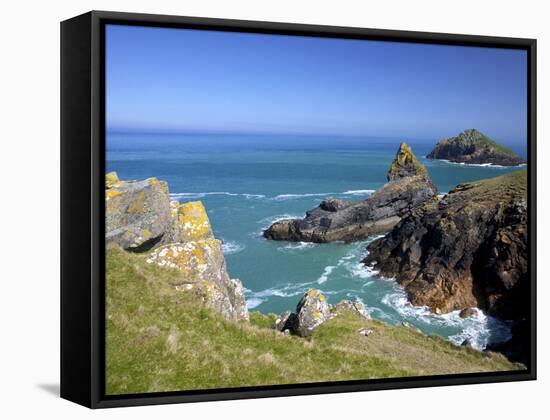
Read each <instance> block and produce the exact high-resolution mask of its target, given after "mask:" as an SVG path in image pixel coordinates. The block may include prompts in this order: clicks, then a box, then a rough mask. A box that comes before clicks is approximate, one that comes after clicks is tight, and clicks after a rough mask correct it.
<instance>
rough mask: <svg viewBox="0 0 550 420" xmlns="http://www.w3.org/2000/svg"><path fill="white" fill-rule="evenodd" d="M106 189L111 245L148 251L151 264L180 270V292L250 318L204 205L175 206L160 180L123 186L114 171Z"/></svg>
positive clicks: (230, 315)
mask: <svg viewBox="0 0 550 420" xmlns="http://www.w3.org/2000/svg"><path fill="white" fill-rule="evenodd" d="M105 188H106V190H105V197H106V215H105V216H106V240H107V244H116V245H118V246H120V247H122V248H124V249H126V250H128V251H132V252H149V255H148V257H147V263H149V264H155V265H157V266H159V267H164V268H166V269H172V270H178V271H180V272H181V277H179V278H178V280H177V281H176V282H175V283H174V285H173V286H174V288H175V289H176V290H179V291H188V292H193V293H196V294H197V296H198V297H199V298H200V299H201V301H202V302H203V303H204V304H205V305H207V306H209V307H211V308H213V309H214V310H216V311H218V312H219V313H221V314H222V315H223V316H224V317H225V318H227V319H231V320H239V319H248V310H247V308H246V302H245V298H244V289H243V286H242V284H241V282H240V281H239V280H236V279H231V278H230V277H229V274H228V273H227V269H226V265H225V258H224V256H223V253H222V250H221V241H219V240H218V239H216V238H215V237H214V234H213V233H212V228H211V226H210V221H209V220H208V215H207V213H206V210H205V208H204V206H203V204H202V203H201V202H200V201H194V202H187V203H181V204H180V203H178V202H177V201H172V202H170V199H169V194H168V184H167V183H166V182H163V181H159V180H157V179H156V178H149V179H147V180H144V181H128V182H124V181H120V180H119V179H118V177H117V176H116V174H115V173H110V174H107V176H106V185H105Z"/></svg>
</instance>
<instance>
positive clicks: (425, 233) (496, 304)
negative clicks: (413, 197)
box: [364, 171, 529, 320]
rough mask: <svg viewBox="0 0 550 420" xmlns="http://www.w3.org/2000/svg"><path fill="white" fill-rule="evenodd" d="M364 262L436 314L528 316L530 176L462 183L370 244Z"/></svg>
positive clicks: (523, 173)
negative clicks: (473, 311) (471, 311)
mask: <svg viewBox="0 0 550 420" xmlns="http://www.w3.org/2000/svg"><path fill="white" fill-rule="evenodd" d="M364 263H365V264H368V265H370V266H373V267H374V269H376V270H378V271H379V272H380V274H381V275H382V276H385V277H394V278H395V279H396V280H397V281H398V282H399V283H400V284H402V285H403V286H404V287H405V290H406V291H407V293H408V295H409V299H410V301H411V303H413V304H414V305H427V306H429V307H430V308H432V309H433V310H434V311H436V312H449V311H452V310H457V309H464V308H468V307H479V308H481V309H484V310H486V311H488V312H489V313H492V314H494V315H496V316H499V317H501V318H504V319H515V320H519V319H523V318H525V317H527V316H528V313H529V280H528V276H527V272H528V255H527V174H526V171H518V172H514V173H511V174H508V175H504V176H500V177H497V178H492V179H487V180H482V181H478V182H472V183H467V184H460V185H458V186H457V187H456V188H455V189H453V190H452V191H450V192H449V193H448V194H447V195H445V196H444V197H443V198H442V199H440V200H437V199H434V200H431V201H429V202H426V203H424V204H423V205H422V206H420V207H418V208H416V209H414V210H413V211H412V212H411V213H410V214H409V215H407V216H406V217H405V218H403V220H401V222H399V224H397V225H396V226H395V227H394V228H393V230H392V231H391V232H390V233H389V234H387V235H386V236H385V237H384V238H381V239H379V240H376V241H374V242H373V243H372V244H370V245H369V247H368V256H367V258H366V259H365V260H364Z"/></svg>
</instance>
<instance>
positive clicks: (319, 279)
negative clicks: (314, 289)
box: [317, 265, 336, 284]
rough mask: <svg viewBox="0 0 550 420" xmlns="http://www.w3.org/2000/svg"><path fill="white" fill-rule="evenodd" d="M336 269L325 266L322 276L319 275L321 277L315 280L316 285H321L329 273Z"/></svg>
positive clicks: (332, 266)
mask: <svg viewBox="0 0 550 420" xmlns="http://www.w3.org/2000/svg"><path fill="white" fill-rule="evenodd" d="M335 268H336V266H335V265H327V266H326V267H325V269H324V270H323V274H321V277H319V278H318V279H317V283H319V284H323V283H324V282H326V281H327V280H328V276H330V273H332V271H333V270H334V269H335Z"/></svg>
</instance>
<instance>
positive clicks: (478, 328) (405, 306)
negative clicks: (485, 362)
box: [382, 285, 512, 350]
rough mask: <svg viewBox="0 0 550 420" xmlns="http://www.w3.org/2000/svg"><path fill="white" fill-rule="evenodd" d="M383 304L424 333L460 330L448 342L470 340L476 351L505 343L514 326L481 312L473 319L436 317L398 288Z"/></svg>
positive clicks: (455, 314)
mask: <svg viewBox="0 0 550 420" xmlns="http://www.w3.org/2000/svg"><path fill="white" fill-rule="evenodd" d="M382 303H383V304H384V305H386V306H389V307H391V308H392V309H394V310H395V311H396V312H397V313H398V314H399V315H400V316H401V317H402V318H404V319H405V320H407V321H409V322H411V323H412V324H414V325H415V326H417V327H418V328H420V330H423V329H426V327H428V326H430V327H431V328H432V329H433V328H434V327H436V328H437V327H439V328H449V327H451V328H454V329H459V332H458V333H455V334H452V335H449V336H448V339H449V340H450V341H451V342H453V343H454V344H456V345H461V344H462V343H463V342H464V340H466V339H468V340H469V341H470V343H471V345H472V347H474V348H476V349H478V350H483V349H485V348H486V347H487V345H488V344H490V343H498V342H503V341H506V340H508V339H510V338H511V336H512V335H511V329H510V324H509V323H508V322H505V321H500V320H498V319H496V318H493V317H491V316H489V315H486V314H484V313H483V312H482V311H481V310H478V311H477V314H476V315H474V316H471V317H469V318H461V317H460V315H459V313H460V311H453V312H449V313H446V314H441V315H438V314H434V313H433V312H431V311H430V309H429V308H428V307H427V306H414V305H412V304H411V303H410V302H409V301H408V299H407V295H406V293H405V291H404V290H403V289H402V288H401V287H399V286H398V285H395V286H394V289H393V292H391V293H388V294H386V295H385V296H384V297H383V298H382Z"/></svg>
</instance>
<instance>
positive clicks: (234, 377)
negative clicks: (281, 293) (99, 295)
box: [106, 245, 521, 394]
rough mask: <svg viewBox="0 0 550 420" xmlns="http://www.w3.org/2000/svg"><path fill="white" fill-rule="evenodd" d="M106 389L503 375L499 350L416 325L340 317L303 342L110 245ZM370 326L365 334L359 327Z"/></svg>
mask: <svg viewBox="0 0 550 420" xmlns="http://www.w3.org/2000/svg"><path fill="white" fill-rule="evenodd" d="M106 257H107V258H106V262H107V266H106V275H107V277H106V279H107V285H106V381H107V382H106V390H107V394H126V393H141V392H159V391H175V390H192V389H209V388H224V387H242V386H255V385H280V384H294V383H307V382H319V381H341V380H353V379H373V378H389V377H406V376H422V375H438V374H449V373H468V372H470V373H473V372H490V371H507V370H515V369H518V368H521V365H517V364H513V363H511V362H509V361H508V360H507V359H506V358H505V357H504V356H502V355H501V354H498V353H492V352H480V351H477V350H474V349H472V348H469V347H460V346H456V345H454V344H452V343H450V342H448V341H446V340H444V339H443V338H440V337H438V336H425V335H423V334H421V333H419V332H418V331H416V330H415V329H414V328H410V327H406V326H391V325H388V324H385V323H382V322H380V321H375V320H368V319H366V318H364V317H362V316H360V315H359V314H357V313H356V312H354V311H350V310H343V311H341V313H340V314H339V315H338V316H336V317H334V318H332V319H330V320H327V321H326V322H325V323H323V324H322V325H320V326H319V327H318V328H317V329H316V330H315V331H314V332H313V334H312V335H311V336H309V337H307V338H303V337H300V336H297V335H293V334H283V333H281V332H279V331H278V330H276V329H275V328H274V323H275V321H276V318H277V316H276V315H274V314H270V315H264V314H261V313H259V312H251V313H250V321H246V320H240V321H234V320H228V319H227V318H226V317H225V316H223V315H222V314H220V313H219V312H217V311H216V310H214V309H212V308H210V307H208V306H205V305H204V304H203V303H202V300H201V295H200V293H199V294H196V293H195V291H193V290H181V289H180V290H178V288H176V286H174V284H178V282H180V281H181V276H182V275H181V271H179V270H177V269H174V268H166V267H159V266H157V265H154V264H149V263H147V258H148V255H147V254H136V253H131V252H127V251H124V250H122V249H121V248H120V247H118V246H117V245H111V246H110V247H109V249H108V250H107V256H106ZM365 329H366V330H367V331H368V330H370V331H371V333H369V334H368V336H365V335H362V334H360V333H359V332H358V331H360V330H365Z"/></svg>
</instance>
